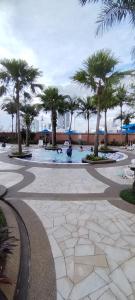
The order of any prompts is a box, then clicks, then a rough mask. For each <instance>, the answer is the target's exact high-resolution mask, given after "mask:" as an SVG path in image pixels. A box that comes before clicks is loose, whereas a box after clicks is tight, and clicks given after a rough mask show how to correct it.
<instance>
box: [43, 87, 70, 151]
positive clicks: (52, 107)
mask: <svg viewBox="0 0 135 300" xmlns="http://www.w3.org/2000/svg"><path fill="white" fill-rule="evenodd" d="M38 97H39V98H40V99H41V107H42V108H43V109H44V110H45V111H46V112H47V111H50V112H51V123H52V146H53V147H55V146H56V127H57V112H59V113H60V114H63V113H64V112H65V111H66V108H67V106H66V101H65V99H66V98H67V96H63V95H61V94H59V91H58V89H57V88H54V87H49V88H47V89H45V90H44V91H43V93H42V94H39V95H38Z"/></svg>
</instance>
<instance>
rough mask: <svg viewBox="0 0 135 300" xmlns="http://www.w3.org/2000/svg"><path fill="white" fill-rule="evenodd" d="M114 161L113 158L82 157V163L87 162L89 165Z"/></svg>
mask: <svg viewBox="0 0 135 300" xmlns="http://www.w3.org/2000/svg"><path fill="white" fill-rule="evenodd" d="M114 162H116V160H115V159H104V160H103V159H101V160H97V161H96V160H90V159H85V158H83V159H82V163H87V164H91V165H94V164H97V165H98V164H109V163H114Z"/></svg>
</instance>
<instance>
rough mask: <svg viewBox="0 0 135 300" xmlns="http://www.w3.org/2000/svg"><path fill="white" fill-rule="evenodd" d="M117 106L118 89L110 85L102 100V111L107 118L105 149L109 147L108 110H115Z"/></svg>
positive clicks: (105, 90) (106, 88)
mask: <svg viewBox="0 0 135 300" xmlns="http://www.w3.org/2000/svg"><path fill="white" fill-rule="evenodd" d="M115 106H117V97H116V89H115V88H114V87H112V85H109V83H108V84H107V86H106V87H105V89H104V91H103V94H102V100H101V110H102V111H103V112H104V116H105V126H104V146H105V148H107V146H108V130H107V111H108V109H113V108H114V107H115Z"/></svg>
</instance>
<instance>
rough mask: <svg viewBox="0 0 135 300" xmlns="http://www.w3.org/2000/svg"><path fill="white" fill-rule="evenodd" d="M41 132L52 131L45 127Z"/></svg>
mask: <svg viewBox="0 0 135 300" xmlns="http://www.w3.org/2000/svg"><path fill="white" fill-rule="evenodd" d="M41 132H43V133H50V132H51V131H49V130H48V129H47V128H45V129H43V130H42V131H41Z"/></svg>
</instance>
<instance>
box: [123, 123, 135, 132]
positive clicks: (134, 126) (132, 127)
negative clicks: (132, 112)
mask: <svg viewBox="0 0 135 300" xmlns="http://www.w3.org/2000/svg"><path fill="white" fill-rule="evenodd" d="M122 128H123V129H124V131H123V133H134V132H135V124H128V125H123V126H122Z"/></svg>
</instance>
